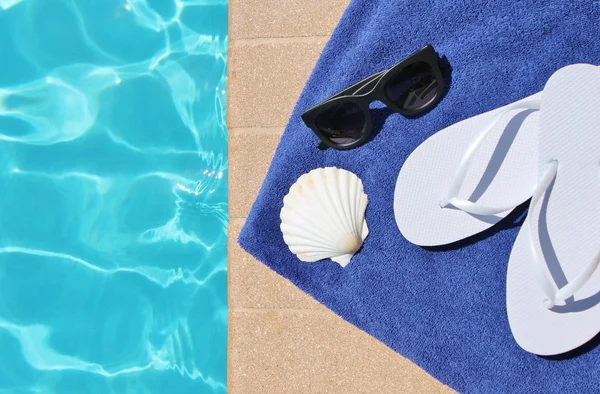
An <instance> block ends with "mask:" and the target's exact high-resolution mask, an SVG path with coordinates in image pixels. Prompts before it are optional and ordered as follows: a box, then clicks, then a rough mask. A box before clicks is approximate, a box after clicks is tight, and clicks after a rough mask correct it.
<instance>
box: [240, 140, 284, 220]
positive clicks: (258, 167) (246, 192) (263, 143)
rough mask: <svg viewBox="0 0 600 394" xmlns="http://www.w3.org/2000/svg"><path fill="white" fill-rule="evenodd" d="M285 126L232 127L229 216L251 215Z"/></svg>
mask: <svg viewBox="0 0 600 394" xmlns="http://www.w3.org/2000/svg"><path fill="white" fill-rule="evenodd" d="M282 133H283V128H274V129H266V130H265V129H261V130H257V129H231V130H229V217H232V218H243V217H246V216H248V212H250V208H252V204H253V203H254V200H256V196H257V195H258V191H259V190H260V187H261V186H262V183H263V180H264V179H265V176H266V174H267V171H268V170H269V165H270V163H271V159H272V158H273V155H274V154H275V149H276V148H277V145H278V144H279V139H280V138H281V134H282Z"/></svg>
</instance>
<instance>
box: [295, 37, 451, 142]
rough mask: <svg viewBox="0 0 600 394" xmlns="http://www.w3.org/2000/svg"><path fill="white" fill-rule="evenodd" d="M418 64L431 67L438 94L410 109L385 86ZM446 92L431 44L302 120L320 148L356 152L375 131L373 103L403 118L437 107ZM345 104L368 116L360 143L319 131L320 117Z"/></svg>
mask: <svg viewBox="0 0 600 394" xmlns="http://www.w3.org/2000/svg"><path fill="white" fill-rule="evenodd" d="M417 62H424V63H427V64H428V65H429V66H430V67H431V70H432V72H433V74H434V76H435V78H436V85H437V86H436V88H437V91H436V94H435V96H434V97H433V98H432V99H431V101H430V102H429V103H427V104H425V105H424V106H422V107H420V108H418V109H416V110H408V109H404V108H401V107H399V106H397V105H396V104H394V103H393V102H392V101H391V100H389V99H388V98H387V96H386V95H385V86H386V84H387V82H388V81H389V80H390V79H391V78H392V77H394V76H396V74H397V73H398V72H400V71H402V70H403V69H404V68H406V67H407V66H410V65H412V64H414V63H417ZM443 91H444V80H443V76H442V71H441V69H440V66H439V57H438V55H437V53H436V52H435V50H434V49H433V47H432V46H431V45H425V46H424V47H423V48H421V49H419V50H418V51H416V52H414V53H413V54H411V55H410V56H408V57H406V58H405V59H404V60H402V61H401V62H400V63H398V64H396V65H395V66H393V67H391V68H389V69H387V70H382V71H380V72H378V73H376V74H373V75H371V76H370V77H368V78H365V79H363V80H362V81H360V82H358V83H356V84H354V85H352V86H350V87H349V88H347V89H345V90H343V91H341V92H339V93H337V94H335V95H334V96H332V97H330V98H328V99H326V100H323V101H322V102H320V103H319V104H317V105H315V106H313V107H311V108H309V109H308V110H307V111H306V112H304V113H303V114H302V116H301V117H302V120H303V121H304V123H305V124H306V126H308V127H309V128H310V129H311V130H312V131H313V132H314V133H315V134H316V135H317V137H319V138H320V139H321V144H320V145H319V148H321V149H326V148H328V147H331V148H334V149H338V150H346V149H352V148H354V147H356V146H358V145H361V144H363V143H364V142H365V141H367V140H368V139H369V137H370V136H371V133H372V132H373V125H372V123H371V113H370V110H369V105H370V104H371V103H372V102H373V101H381V102H383V103H384V104H385V105H386V106H387V107H388V108H390V109H392V110H393V111H394V112H398V113H400V114H401V115H404V116H407V117H410V116H414V115H417V114H419V113H422V112H425V111H427V110H429V109H430V108H432V107H434V106H435V105H436V104H437V103H438V102H439V101H440V99H441V98H442V95H443ZM344 103H353V104H356V105H357V106H358V107H359V108H360V109H362V111H363V114H364V116H365V124H364V127H363V129H362V131H361V137H360V138H359V139H358V140H356V141H354V142H351V143H348V144H339V143H336V142H333V141H331V140H330V139H329V138H327V137H326V136H325V135H324V134H323V133H322V132H321V131H320V130H319V128H318V127H317V124H316V118H317V116H318V115H319V114H320V113H322V112H323V111H325V110H327V109H329V108H331V107H333V106H337V105H340V104H344Z"/></svg>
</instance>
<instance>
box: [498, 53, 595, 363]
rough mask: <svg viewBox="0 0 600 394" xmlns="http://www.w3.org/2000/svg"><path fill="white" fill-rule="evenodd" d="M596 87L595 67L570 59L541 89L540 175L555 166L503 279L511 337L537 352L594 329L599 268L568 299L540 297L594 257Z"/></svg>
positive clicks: (559, 348)
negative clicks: (550, 305) (551, 301)
mask: <svg viewBox="0 0 600 394" xmlns="http://www.w3.org/2000/svg"><path fill="white" fill-rule="evenodd" d="M598 92H600V69H599V68H598V67H596V66H592V65H587V64H576V65H571V66H567V67H564V68H562V69H560V70H558V71H557V72H556V73H554V74H553V75H552V77H550V79H549V80H548V82H547V84H546V87H545V88H544V91H543V93H542V101H541V102H542V104H541V111H540V114H541V115H540V132H539V138H538V139H539V148H538V151H539V155H538V156H539V163H538V165H537V168H538V178H540V179H541V178H542V174H544V173H545V172H546V171H547V169H548V168H549V165H553V166H555V168H556V170H555V175H554V176H553V178H552V183H550V184H549V187H548V188H547V189H546V190H545V191H543V190H542V191H541V192H542V193H543V195H541V198H540V199H539V202H538V203H537V204H535V203H534V206H533V207H531V208H530V212H529V213H528V216H527V219H526V222H525V223H524V224H523V226H522V228H521V230H520V232H519V235H518V237H517V239H516V241H515V244H514V246H513V250H512V253H511V256H510V260H509V266H508V272H507V282H506V289H507V294H506V303H507V313H508V320H509V323H510V327H511V330H512V333H513V336H514V338H515V340H516V341H517V343H518V344H519V345H520V346H521V347H522V348H523V349H525V350H527V351H529V352H531V353H535V354H539V355H555V354H562V353H565V352H568V351H570V350H573V349H575V348H577V347H579V346H581V345H583V344H584V343H586V342H588V341H589V340H590V339H592V338H593V337H594V336H595V335H597V334H598V333H599V332H600V269H596V270H595V271H594V272H593V274H592V275H591V276H589V278H587V279H586V281H585V282H583V283H584V284H583V286H582V287H581V288H579V289H577V290H576V291H575V294H574V296H573V297H572V298H570V299H567V300H566V302H563V301H560V302H555V303H556V304H557V305H555V306H554V307H553V308H551V309H548V308H547V307H546V305H545V304H544V303H545V301H546V300H548V299H549V298H548V294H547V293H546V292H544V290H543V289H544V286H545V284H548V285H549V286H550V287H552V288H554V289H553V290H552V293H553V294H554V293H556V292H558V290H559V289H565V286H566V285H567V284H569V283H571V284H574V283H577V282H576V281H575V279H576V278H578V277H579V276H580V274H582V273H583V272H585V271H586V269H587V268H588V267H593V263H595V262H597V261H598V253H599V251H600V204H599V201H600V200H599V198H600V111H598V108H597V107H598V102H599V101H598ZM540 184H541V182H540ZM533 201H536V199H534V200H533ZM536 261H537V262H538V264H539V266H540V267H541V268H542V269H541V270H538V269H537V268H536V267H537V266H536ZM538 272H543V273H544V275H540V274H539V273H538ZM543 278H548V279H547V280H544V279H543Z"/></svg>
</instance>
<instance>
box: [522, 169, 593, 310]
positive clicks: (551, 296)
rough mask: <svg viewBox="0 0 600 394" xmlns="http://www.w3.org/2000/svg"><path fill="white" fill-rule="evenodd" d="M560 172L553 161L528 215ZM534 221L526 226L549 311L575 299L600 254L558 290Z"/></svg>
mask: <svg viewBox="0 0 600 394" xmlns="http://www.w3.org/2000/svg"><path fill="white" fill-rule="evenodd" d="M557 171H558V161H552V162H550V163H549V164H548V168H546V170H545V171H544V174H543V175H542V177H541V178H540V181H539V183H538V186H537V187H536V190H535V192H534V193H533V197H532V198H531V202H530V203H529V213H528V215H532V214H533V212H534V209H535V207H536V206H537V204H538V203H539V201H540V200H541V198H542V196H543V195H544V193H546V190H547V189H548V187H549V186H550V184H551V183H552V181H553V180H554V178H555V177H556V173H557ZM532 221H533V220H529V218H527V220H526V221H525V223H526V226H528V227H529V229H528V231H529V232H530V237H529V239H530V247H531V251H532V256H533V262H534V265H535V273H536V278H537V281H538V283H539V284H540V286H541V288H542V289H543V291H544V294H545V295H546V297H547V298H546V299H545V300H544V306H545V307H546V308H548V309H552V308H553V307H554V305H556V304H557V303H559V302H560V303H563V302H565V301H566V300H568V299H569V298H571V297H573V296H574V295H575V293H577V292H578V291H579V290H580V289H581V288H582V287H583V286H584V285H585V284H586V283H587V282H588V280H589V279H590V278H591V277H592V275H593V274H594V272H595V271H596V269H597V268H598V265H600V253H599V254H597V255H596V257H595V258H594V259H593V260H592V261H591V262H590V264H588V265H587V267H585V269H584V270H583V271H581V272H580V273H579V275H577V277H575V279H573V280H572V281H570V282H569V283H567V284H566V285H564V286H563V287H561V288H560V289H557V286H556V285H555V281H554V278H553V277H552V273H551V272H550V270H549V269H548V265H547V264H544V263H543V260H544V259H542V258H540V256H539V254H538V251H537V248H536V246H535V241H534V239H537V237H536V234H535V231H534V229H535V228H537V226H533V225H532V224H531V222H532Z"/></svg>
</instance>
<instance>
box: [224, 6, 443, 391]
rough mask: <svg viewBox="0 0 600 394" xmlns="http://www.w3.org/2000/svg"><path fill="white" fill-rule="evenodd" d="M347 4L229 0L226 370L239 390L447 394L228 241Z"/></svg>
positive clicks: (233, 238)
mask: <svg viewBox="0 0 600 394" xmlns="http://www.w3.org/2000/svg"><path fill="white" fill-rule="evenodd" d="M348 2H349V1H348V0H263V1H259V0H230V5H229V26H230V27H229V38H230V51H229V56H230V57H229V59H230V60H229V81H228V82H229V96H228V106H229V108H228V126H229V163H230V166H229V203H230V206H229V214H230V218H231V222H230V225H229V308H230V309H229V369H228V386H229V391H230V392H231V393H233V394H239V393H252V394H254V393H257V394H263V393H264V394H271V393H298V394H300V393H343V394H353V393H378V394H380V393H451V392H453V391H452V390H451V389H450V388H448V387H447V386H444V385H443V384H441V383H440V382H438V381H437V380H435V379H434V378H432V377H431V376H430V375H428V374H427V373H426V372H424V371H423V370H422V369H420V368H419V367H418V366H416V365H415V364H413V363H412V362H410V361H409V360H407V359H405V358H403V357H402V356H400V355H399V354H397V353H395V352H394V351H392V350H391V349H389V348H388V347H386V346H385V345H383V344H382V343H381V342H379V341H378V340H376V339H374V338H373V337H371V336H369V335H368V334H366V333H364V332H363V331H361V330H359V329H358V328H356V327H354V326H353V325H351V324H349V323H347V322H345V321H344V320H342V319H341V318H340V317H338V316H337V315H335V314H334V313H333V312H331V311H330V310H328V309H326V308H325V307H323V306H322V305H321V304H319V303H317V302H316V301H315V300H313V299H312V298H311V297H310V296H308V295H306V294H305V293H304V292H302V291H300V290H299V289H297V288H296V287H295V286H294V285H292V284H291V283H290V282H289V281H288V280H287V279H284V278H283V277H281V276H279V275H278V274H276V273H274V272H273V271H271V270H270V269H269V268H267V267H266V266H264V265H263V264H262V263H260V262H258V261H256V260H255V259H253V258H252V257H251V256H249V255H248V254H247V253H245V252H244V251H243V250H241V249H240V247H239V246H238V245H237V242H236V239H237V236H238V234H239V231H240V229H241V228H242V226H243V224H244V220H245V218H246V216H247V214H248V211H249V210H250V207H251V205H252V203H253V202H254V199H255V197H256V195H257V193H258V190H259V188H260V185H261V184H262V181H263V178H264V176H265V174H266V171H267V169H268V166H269V163H270V161H271V158H272V156H273V153H274V152H275V148H276V147H277V143H278V142H279V139H280V137H281V134H282V132H283V128H284V127H285V125H286V123H287V121H288V118H289V116H290V113H291V111H292V108H293V106H294V104H295V103H296V100H297V98H298V95H299V94H300V92H301V90H302V87H303V86H304V84H305V82H306V79H307V78H308V76H309V74H310V72H311V71H312V68H313V66H314V64H315V62H316V60H317V58H318V57H319V54H320V53H321V50H322V49H323V46H324V45H325V43H326V42H327V40H328V38H329V35H330V34H331V32H332V31H333V29H334V27H335V25H336V24H337V22H338V20H339V18H340V16H341V15H342V13H343V11H344V9H345V7H346V6H347V5H348Z"/></svg>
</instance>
